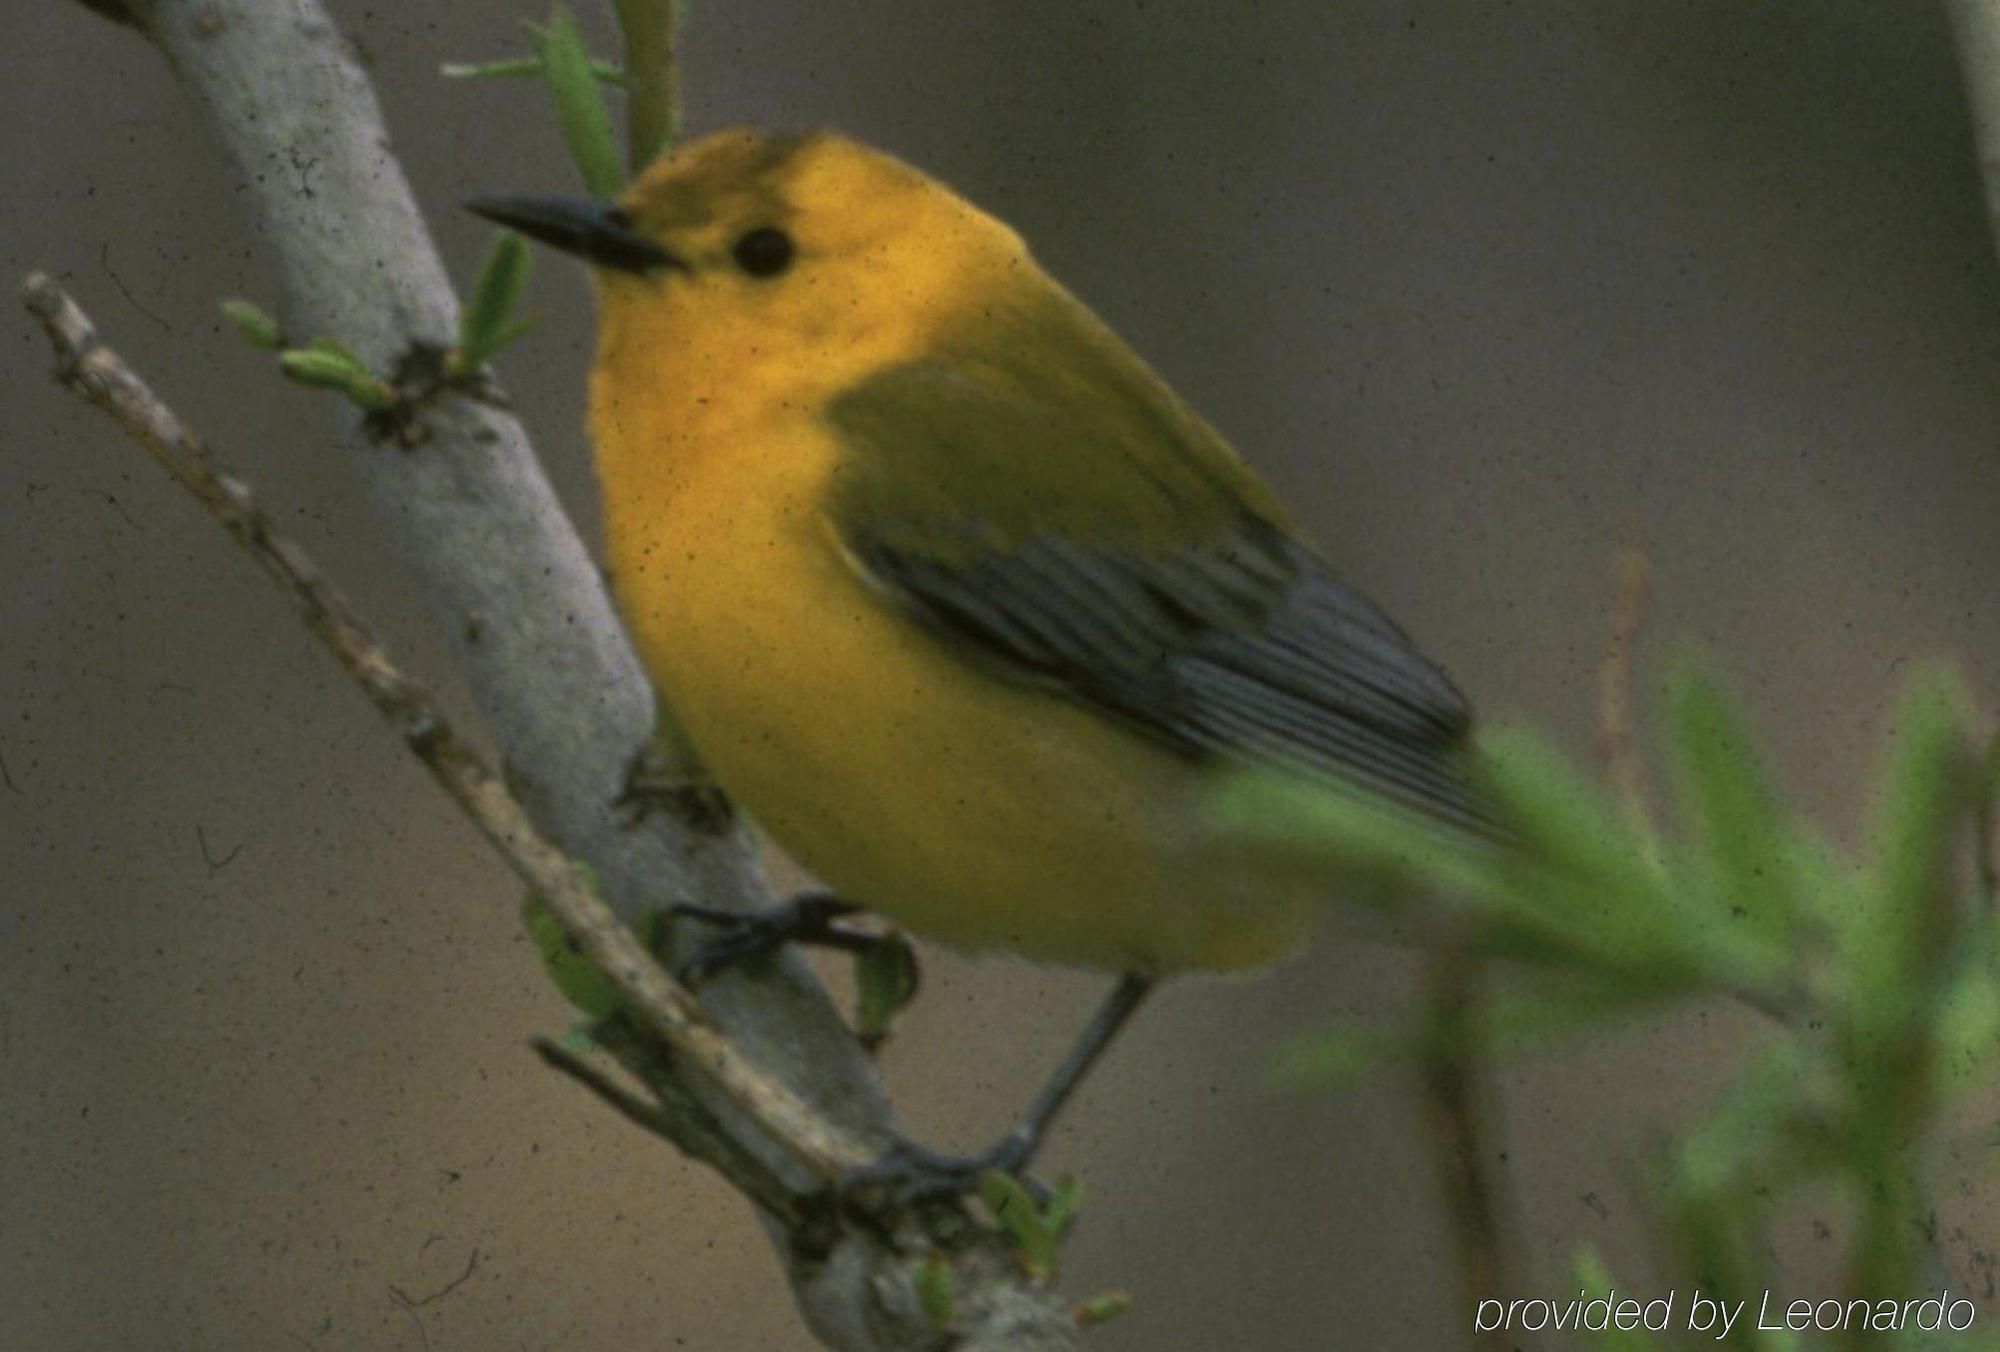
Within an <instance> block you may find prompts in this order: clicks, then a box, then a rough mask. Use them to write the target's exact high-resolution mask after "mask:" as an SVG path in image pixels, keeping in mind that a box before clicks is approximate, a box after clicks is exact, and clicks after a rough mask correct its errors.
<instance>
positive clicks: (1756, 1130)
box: [1670, 1038, 1841, 1215]
mask: <svg viewBox="0 0 2000 1352" xmlns="http://www.w3.org/2000/svg"><path fill="white" fill-rule="evenodd" d="M1840 1102H1841V1099H1840V1090H1839V1087H1838V1086H1837V1085H1836V1084H1835V1083H1834V1082H1833V1079H1832V1077H1831V1076H1830V1074H1829V1072H1828V1069H1827V1067H1826V1065H1825V1063H1824V1062H1823V1061H1822V1060H1821V1059H1820V1058H1818V1057H1816V1056H1814V1055H1812V1054H1811V1053H1810V1052H1809V1051H1808V1050H1807V1049H1806V1048H1805V1047H1804V1046H1803V1045H1802V1044H1801V1043H1800V1041H1799V1040H1798V1039H1796V1038H1788V1039H1785V1040H1782V1041H1780V1042H1779V1043H1778V1044H1777V1045H1776V1046H1775V1047H1773V1048H1772V1049H1771V1050H1770V1051H1768V1052H1766V1053H1765V1054H1764V1055H1763V1056H1762V1057H1761V1058H1760V1059H1759V1060H1757V1061H1756V1062H1755V1063H1753V1064H1752V1066H1751V1067H1750V1069H1749V1070H1748V1071H1747V1072H1745V1073H1744V1074H1742V1075H1741V1076H1740V1077H1739V1078H1738V1080H1737V1082H1736V1084H1735V1085H1734V1086H1733V1087H1731V1089H1730V1090H1729V1091H1728V1092H1727V1093H1726V1094H1724V1095H1723V1096H1722V1098H1721V1099H1720V1100H1719V1101H1718V1103H1717V1104H1716V1106H1715V1107H1714V1108H1712V1109H1711V1110H1710V1111H1709V1113H1708V1115H1707V1116H1706V1117H1705V1118H1704V1119H1703V1120H1702V1122H1701V1123H1700V1124H1699V1125H1698V1126H1697V1127H1696V1128H1695V1129H1694V1130H1693V1131H1691V1132H1690V1133H1688V1135H1687V1137H1686V1138H1685V1139H1684V1140H1683V1141H1682V1142H1681V1143H1680V1146H1679V1147H1678V1149H1677V1150H1676V1152H1675V1156H1674V1160H1673V1167H1672V1176H1671V1179H1670V1187H1671V1189H1672V1191H1673V1193H1674V1194H1675V1195H1676V1197H1678V1198H1679V1199H1680V1200H1682V1201H1684V1202H1691V1203H1695V1204H1698V1205H1700V1206H1703V1207H1720V1208H1722V1209H1723V1211H1724V1212H1726V1213H1728V1214H1730V1215H1741V1214H1744V1212H1745V1209H1746V1208H1748V1207H1750V1206H1752V1205H1754V1194H1755V1192H1756V1190H1757V1189H1759V1188H1766V1189H1772V1188H1776V1187H1778V1186H1780V1185H1783V1184H1787V1183H1794V1182H1798V1181H1801V1180H1804V1179H1809V1178H1814V1177H1818V1176H1819V1175H1821V1174H1823V1173H1825V1172H1826V1171H1828V1170H1830V1169H1832V1168H1835V1167H1837V1165H1838V1163H1839V1159H1838V1156H1837V1155H1836V1154H1835V1153H1834V1147H1835V1144H1836V1143H1835V1141H1834V1138H1833V1135H1832V1131H1833V1126H1832V1124H1833V1122H1834V1119H1835V1118H1836V1116H1837V1114H1838V1111H1839V1105H1840Z"/></svg>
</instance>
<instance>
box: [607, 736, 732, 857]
mask: <svg viewBox="0 0 2000 1352" xmlns="http://www.w3.org/2000/svg"><path fill="white" fill-rule="evenodd" d="M611 811H612V813H613V815H614V816H615V817H616V818H617V820H618V824H619V825H620V826H622V827H624V828H625V829H626V830H628V831H630V830H634V829H636V828H637V827H639V826H641V825H643V824H644V822H645V820H646V818H648V817H650V816H652V815H653V814H654V813H655V812H664V813H666V814H667V815H669V816H671V817H673V818H674V819H675V820H677V821H682V822H686V823H687V824H688V825H689V826H692V827H693V828H694V829H695V830H697V831H700V832H702V833H704V834H706V835H721V834H722V833H723V832H724V831H726V830H728V829H729V828H730V826H731V825H732V824H734V822H735V820H736V809H735V807H734V806H732V805H731V803H730V801H729V798H728V796H727V795H726V794H724V793H723V792H722V790H721V789H719V788H717V787H716V786H715V785H713V784H709V783H706V782H704V781H701V780H696V779H688V778H686V777H685V776H682V775H677V774H675V773H674V772H673V771H672V770H671V769H670V768H669V767H668V766H667V764H666V762H665V760H664V758H662V757H661V755H660V754H659V752H658V750H657V749H655V748H654V747H652V746H650V745H648V746H647V747H646V748H645V749H644V750H642V751H640V752H639V753H638V754H636V755H634V756H633V757H632V759H631V761H630V762H629V763H628V764H627V765H626V766H625V782H624V785H623V786H622V787H621V788H620V789H619V791H618V796H617V797H616V798H615V799H613V800H612V802H611Z"/></svg>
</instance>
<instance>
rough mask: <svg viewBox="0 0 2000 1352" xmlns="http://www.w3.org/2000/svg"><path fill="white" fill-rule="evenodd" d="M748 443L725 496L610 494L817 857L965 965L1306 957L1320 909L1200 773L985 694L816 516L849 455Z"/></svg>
mask: <svg viewBox="0 0 2000 1352" xmlns="http://www.w3.org/2000/svg"><path fill="white" fill-rule="evenodd" d="M732 440H734V441H735V449H734V451H733V454H735V455H736V456H738V457H743V458H740V459H738V460H737V461H736V462H735V463H732V464H730V465H728V466H726V467H724V468H725V469H726V474H727V479H728V484H727V491H718V488H719V486H718V485H717V484H715V483H707V484H704V483H703V482H701V478H702V474H701V472H700V471H699V470H697V471H693V472H691V474H689V475H680V474H677V475H675V476H674V478H675V479H676V480H677V482H676V483H675V484H674V486H673V491H672V492H670V493H661V494H658V495H652V496H648V495H645V494H637V493H628V494H622V495H621V494H619V493H618V492H617V491H615V487H614V486H611V485H607V489H608V491H607V511H608V512H609V514H610V518H611V520H610V526H611V529H610V532H609V536H610V539H611V542H612V570H613V577H614V582H615V585H616V588H617V592H618V595H619V599H620V603H621V606H622V608H623V609H624V611H625V614H626V618H627V622H628V624H629V625H630V626H631V628H632V631H633V633H634V635H635V637H636V639H637V641H638V645H639V649H640V653H641V656H642V658H643V660H644V661H645V662H646V665H647V667H648V668H649V670H650V671H651V672H652V674H653V677H654V679H655V680H656V681H657V682H658V684H659V686H660V691H661V694H662V695H663V696H664V698H665V699H666V700H667V702H668V704H669V706H670V707H671V708H672V709H673V711H674V714H675V717H676V718H677V719H678V721H679V722H680V723H681V725H682V726H683V728H684V730H685V731H686V733H687V735H688V738H689V740H690V741H691V742H692V743H693V745H694V747H695V748H696V749H697V751H698V752H699V753H700V755H701V757H702V759H703V761H704V762H705V764H706V765H707V767H708V769H709V770H710V772H711V773H713V774H714V776H715V778H716V780H717V781H718V782H719V783H720V784H721V785H722V786H723V788H725V789H726V790H727V791H728V792H729V793H730V794H731V795H732V796H733V797H734V798H735V799H736V800H737V801H738V802H739V803H741V804H742V805H743V806H744V807H745V808H747V809H748V811H749V812H750V813H751V815H752V816H753V817H755V818H756V820H757V821H758V822H759V824H760V825H761V826H762V827H763V828H764V829H765V830H767V831H769V832H770V834H771V835H772V837H773V838H774V839H776V840H777V841H778V843H779V844H781V845H782V846H784V847H785V849H786V850H787V851H789V852H790V853H791V854H792V855H793V857H794V858H796V859H797V860H798V861H799V862H800V863H801V864H803V865H804V866H805V867H806V868H808V869H810V870H811V871H812V872H814V873H815V874H816V875H818V876H819V877H820V878H821V879H822V880H823V881H824V882H825V883H826V884H827V886H829V887H831V888H832V889H834V890H835V891H836V892H838V893H839V894H840V895H841V896H843V897H846V898H847V899H849V900H852V901H854V902H857V903H859V904H861V905H864V906H866V907H868V908H870V909H873V910H878V911H880V912H882V913H883V914H885V915H887V916H890V917H891V918H893V919H894V920H896V921H897V922H899V923H901V924H904V925H906V926H908V927H909V928H910V929H911V930H913V931H915V932H917V933H919V934H923V935H926V936H929V937H932V938H935V939H938V940H940V941H942V942H945V943H949V944H954V945H959V946H963V947H971V948H988V947H999V948H1005V949H1010V950H1014V951H1017V952H1020V953H1023V954H1026V955H1029V956H1032V957H1036V958H1041V959H1046V960H1050V961H1057V962H1068V963H1080V964H1085V965H1090V966H1096V967H1106V968H1114V969H1119V970H1127V971H1142V972H1163V971H1170V970H1174V969H1180V968H1206V969H1212V970H1230V969H1238V968H1244V967H1251V966H1257V965H1261V964H1263V963H1266V962H1269V961H1272V960H1274V959H1276V958H1278V957H1281V956H1283V955H1284V954H1285V953H1287V952H1289V951H1291V950H1293V949H1294V948H1296V947H1297V946H1298V945H1299V944H1300V943H1301V942H1302V940H1303V938H1304V936H1305V931H1306V925H1305V917H1304V911H1303V907H1302V905H1301V904H1300V903H1298V902H1296V901H1291V902H1283V901H1278V900H1276V899H1274V897H1273V895H1272V893H1271V879H1270V878H1269V877H1268V876H1266V877H1261V878H1260V877H1259V876H1258V875H1259V874H1260V873H1262V870H1260V869H1258V868H1257V867H1255V861H1254V860H1252V859H1246V858H1243V857H1241V856H1240V854H1239V853H1238V852H1236V851H1233V850H1230V849H1229V848H1228V847H1226V846H1224V845H1222V844H1220V843H1219V842H1218V841H1217V840H1216V839H1215V838H1214V837H1213V835H1212V834H1211V833H1210V832H1209V831H1208V830H1206V829H1205V828H1204V826H1203V817H1202V812H1201V805H1200V794H1201V790H1202V789H1203V788H1204V787H1205V785H1206V783H1207V777H1206V776H1205V775H1204V774H1203V773H1202V772H1201V771H1200V770H1199V769H1197V768H1196V767H1194V766H1191V765H1189V764H1188V763H1186V762H1184V761H1181V760H1179V759H1177V758H1175V757H1173V756H1172V755H1170V754H1168V753H1166V752H1164V751H1162V750H1159V749H1157V748H1155V747H1153V746H1151V745H1149V744H1147V743H1146V742H1144V741H1142V740H1141V739H1139V738H1137V737H1134V736H1132V735H1130V734H1127V733H1125V732H1124V731H1122V730H1120V729H1118V728H1116V727H1114V726H1112V725H1110V724H1108V723H1106V722H1104V721H1102V720H1100V719H1098V718H1097V717H1095V716H1094V715H1092V714H1090V713H1088V712H1087V711H1085V710H1083V709H1081V708H1080V707H1078V706H1076V705H1073V704H1071V703H1069V702H1068V701H1066V700H1064V699H1062V698H1061V697H1059V696H1057V695H1053V694H1048V693H1044V692H1040V691H1035V690H1031V689H1028V688H1025V687H1020V686H1015V685H1011V684H1008V683H1006V682H1004V681H1001V680H998V679H995V678H993V677H990V676H988V675H986V674H984V673H983V672H981V671H980V670H979V669H978V668H976V667H975V666H973V665H971V664H970V663H968V662H966V661H964V660H963V659H961V658H960V657H958V656H956V655H954V654H953V653H951V652H950V651H949V650H948V649H947V648H946V647H945V646H944V645H943V644H941V643H940V642H939V641H937V640H936V639H933V638H932V637H931V636H930V635H928V634H927V633H925V632H924V631H922V630H920V629H918V628H917V627H916V626H915V625H914V624H912V623H911V622H909V621H908V620H907V619H905V618H904V617H903V616H902V615H901V614H899V613H898V612H897V611H896V610H894V609H893V608H892V606H891V605H890V604H889V603H888V602H887V601H886V600H885V598H882V597H880V596H879V595H878V594H876V593H875V592H874V591H872V590H871V589H870V588H869V586H868V585H867V584H866V583H865V581H864V580H863V579H862V577H861V575H860V574H859V573H858V572H857V571H856V569H855V568H854V567H853V566H852V565H851V563H850V562H849V561H848V560H847V559H846V558H845V556H844V555H843V554H842V553H841V551H840V549H839V546H838V544H837V542H836V541H835V539H834V538H833V536H832V533H831V532H830V531H829V529H828V528H827V526H826V523H825V522H824V520H823V518H822V517H821V515H820V513H819V512H818V511H817V509H816V504H817V503H819V502H820V501H821V500H822V491H821V490H822V487H823V485H824V483H825V481H826V479H827V477H828V476H829V475H830V474H832V473H834V472H835V471H836V466H837V455H838V452H837V449H836V447H835V445H834V444H833V442H832V440H831V439H830V438H828V437H827V436H825V434H823V433H822V432H821V431H819V430H818V428H817V426H816V425H814V424H812V423H810V422H807V421H804V420H799V421H795V422H792V423H790V424H788V425H786V426H784V427H781V428H777V429H768V430H767V435H764V436H759V437H736V438H732ZM717 472H721V471H717Z"/></svg>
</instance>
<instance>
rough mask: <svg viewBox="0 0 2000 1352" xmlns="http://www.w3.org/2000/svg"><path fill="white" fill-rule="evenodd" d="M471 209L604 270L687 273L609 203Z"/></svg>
mask: <svg viewBox="0 0 2000 1352" xmlns="http://www.w3.org/2000/svg"><path fill="white" fill-rule="evenodd" d="M465 206H466V210H468V211H470V212H472V213H473V214H474V215H477V216H484V217H485V218H486V219H487V220H489V221H492V222H494V223H495V224H497V225H504V226H506V227H507V228H508V229H509V230H518V231H520V232H521V233H522V234H524V235H526V236H527V237H528V238H529V239H532V240H537V241H539V242H541V243H543V244H546V245H548V246H549V247H550V248H552V249H560V250H562V251H563V252H564V253H566V254H575V255H576V256H577V257H578V258H581V259H583V260H584V261H585V262H586V263H592V264H595V265H596V266H598V267H600V268H611V269H613V270H615V271H618V272H634V273H646V272H652V271H654V270H655V269H657V268H681V269H685V268H686V267H687V264H686V263H685V262H683V261H682V260H681V259H679V258H676V257H675V256H674V255H673V254H671V253H669V252H668V251H667V250H665V249H663V248H661V247H660V246H659V245H658V244H655V243H654V242H653V241H652V240H650V239H647V238H646V237H645V236H644V235H642V234H640V233H639V232H638V231H637V230H634V229H633V228H632V223H631V222H630V221H629V220H627V219H626V218H625V213H624V212H622V211H620V210H619V209H618V208H617V207H615V206H613V205H611V203H609V202H598V201H592V200H589V199H578V198H569V197H481V198H478V199H476V200H474V201H471V202H467V203H466V204H465Z"/></svg>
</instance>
